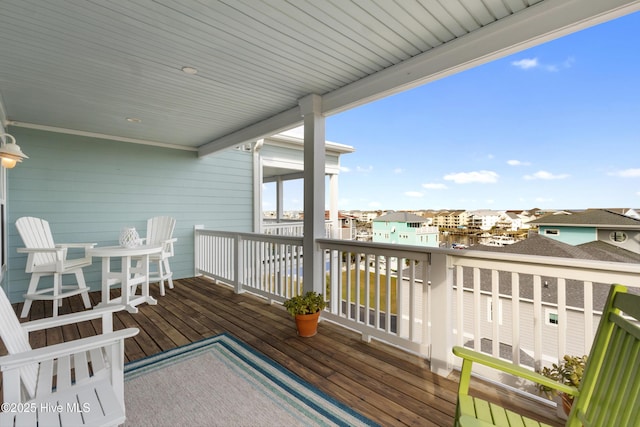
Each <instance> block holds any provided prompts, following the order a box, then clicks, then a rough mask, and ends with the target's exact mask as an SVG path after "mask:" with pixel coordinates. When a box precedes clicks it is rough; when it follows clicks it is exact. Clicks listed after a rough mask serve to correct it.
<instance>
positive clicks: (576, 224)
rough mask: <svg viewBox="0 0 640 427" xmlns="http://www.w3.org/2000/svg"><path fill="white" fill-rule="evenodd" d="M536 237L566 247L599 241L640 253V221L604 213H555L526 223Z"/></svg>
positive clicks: (589, 210)
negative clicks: (564, 244)
mask: <svg viewBox="0 0 640 427" xmlns="http://www.w3.org/2000/svg"><path fill="white" fill-rule="evenodd" d="M530 224H531V225H537V226H538V229H539V233H540V234H541V235H543V236H546V237H549V238H551V239H554V240H558V241H560V242H564V243H567V244H570V245H574V246H577V245H581V244H584V243H589V242H595V241H602V242H605V243H608V244H610V245H614V246H618V247H620V248H623V249H626V250H629V251H632V252H636V253H640V219H636V218H632V217H630V216H626V215H623V214H619V213H615V212H612V211H609V210H606V209H587V210H585V211H582V212H566V211H563V212H558V213H554V214H550V215H545V216H543V217H541V218H538V219H536V220H534V221H531V222H530Z"/></svg>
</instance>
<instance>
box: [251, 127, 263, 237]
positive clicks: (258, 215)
mask: <svg viewBox="0 0 640 427" xmlns="http://www.w3.org/2000/svg"><path fill="white" fill-rule="evenodd" d="M263 144H264V139H259V140H258V141H256V143H255V144H254V146H253V232H254V233H262V230H263V226H262V224H263V222H264V214H263V212H262V180H263V173H262V156H260V149H261V148H262V145H263Z"/></svg>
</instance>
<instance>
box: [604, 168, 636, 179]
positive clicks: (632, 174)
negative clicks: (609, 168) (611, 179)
mask: <svg viewBox="0 0 640 427" xmlns="http://www.w3.org/2000/svg"><path fill="white" fill-rule="evenodd" d="M609 175H612V176H620V177H622V178H638V177H640V169H624V170H621V171H616V172H610V173H609Z"/></svg>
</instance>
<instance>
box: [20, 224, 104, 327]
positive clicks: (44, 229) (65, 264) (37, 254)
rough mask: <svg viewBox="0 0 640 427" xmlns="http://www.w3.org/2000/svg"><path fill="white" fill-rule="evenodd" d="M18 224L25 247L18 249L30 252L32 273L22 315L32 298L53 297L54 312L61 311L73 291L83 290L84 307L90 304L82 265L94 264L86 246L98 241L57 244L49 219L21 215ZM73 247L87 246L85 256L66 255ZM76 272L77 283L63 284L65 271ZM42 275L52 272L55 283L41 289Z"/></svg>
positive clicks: (29, 307) (48, 274)
mask: <svg viewBox="0 0 640 427" xmlns="http://www.w3.org/2000/svg"><path fill="white" fill-rule="evenodd" d="M16 228H17V229H18V233H20V237H22V241H23V242H24V245H25V247H24V248H18V252H19V253H26V254H28V257H27V266H26V272H27V273H31V281H30V282H29V288H28V290H27V293H26V294H25V295H24V298H25V301H24V306H23V308H22V313H21V314H20V317H27V316H28V315H29V310H30V309H31V303H32V302H33V300H50V301H53V316H54V317H55V316H57V315H58V306H59V305H62V299H63V298H67V297H70V296H72V295H77V294H82V300H83V302H84V306H85V308H90V307H91V301H90V300H89V295H88V292H89V288H87V284H86V283H85V281H84V275H83V274H82V268H83V267H87V266H89V265H91V256H88V255H87V248H92V247H93V246H95V245H96V244H95V243H71V244H58V245H56V244H55V243H54V242H53V236H52V235H51V229H50V228H49V223H48V222H47V221H45V220H44V219H40V218H33V217H22V218H19V219H18V220H17V221H16ZM70 248H84V250H85V253H84V257H83V258H76V259H67V251H68V250H69V249H70ZM64 274H74V275H75V276H76V281H77V282H78V283H77V285H63V284H62V275H64ZM43 276H53V286H52V287H47V288H42V289H38V282H39V281H40V278H41V277H43Z"/></svg>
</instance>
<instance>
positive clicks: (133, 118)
mask: <svg viewBox="0 0 640 427" xmlns="http://www.w3.org/2000/svg"><path fill="white" fill-rule="evenodd" d="M127 121H128V122H129V123H142V119H139V118H137V117H127Z"/></svg>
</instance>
